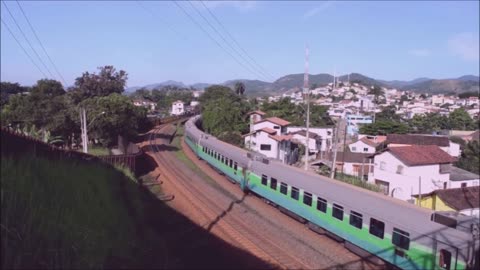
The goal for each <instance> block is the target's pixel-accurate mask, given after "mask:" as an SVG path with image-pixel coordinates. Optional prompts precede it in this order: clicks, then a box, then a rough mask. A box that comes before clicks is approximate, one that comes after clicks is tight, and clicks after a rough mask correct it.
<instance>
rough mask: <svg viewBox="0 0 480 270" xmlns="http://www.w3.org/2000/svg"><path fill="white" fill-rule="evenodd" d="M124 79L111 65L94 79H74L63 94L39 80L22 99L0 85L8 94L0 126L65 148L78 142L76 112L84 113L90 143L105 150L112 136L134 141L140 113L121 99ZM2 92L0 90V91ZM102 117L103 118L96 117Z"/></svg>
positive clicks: (140, 123) (8, 85) (54, 83)
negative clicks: (56, 139)
mask: <svg viewBox="0 0 480 270" xmlns="http://www.w3.org/2000/svg"><path fill="white" fill-rule="evenodd" d="M126 80H127V74H126V72H125V71H119V72H117V71H116V70H115V68H114V67H112V66H105V67H103V68H100V72H99V74H95V73H93V74H90V73H88V72H85V73H83V74H82V76H81V77H78V78H77V79H76V80H75V87H73V89H70V90H69V91H68V92H66V91H65V89H64V88H63V86H62V84H61V83H60V82H58V81H55V80H47V79H42V80H38V81H37V83H36V84H35V85H34V86H33V87H31V91H30V92H29V94H27V95H15V94H14V93H21V92H23V89H24V88H23V87H21V86H19V85H18V84H12V83H7V82H2V88H3V87H4V86H5V87H6V88H5V89H7V90H8V93H12V95H11V96H10V97H9V98H8V103H6V104H5V105H4V106H2V112H1V116H2V117H1V123H2V126H11V127H14V128H17V129H20V130H40V131H42V132H43V133H44V134H51V136H60V137H62V138H63V141H64V143H65V145H66V146H70V145H71V142H73V138H75V140H76V142H77V143H78V142H79V138H80V116H79V108H80V107H84V108H86V111H87V123H88V125H89V127H88V132H89V137H90V138H95V139H98V140H99V141H100V142H101V143H102V144H103V145H105V146H111V145H113V144H114V143H115V142H116V138H117V135H123V136H126V137H131V136H134V135H135V134H136V133H137V131H138V130H139V128H140V127H141V126H143V125H145V123H146V121H147V119H146V110H145V109H143V108H139V107H135V106H134V105H133V104H132V102H131V100H130V99H129V98H128V97H126V96H122V95H121V93H122V92H123V89H124V87H125V83H126ZM2 93H3V90H2ZM101 112H105V114H101Z"/></svg>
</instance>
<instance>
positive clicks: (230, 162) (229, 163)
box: [228, 159, 233, 168]
mask: <svg viewBox="0 0 480 270" xmlns="http://www.w3.org/2000/svg"><path fill="white" fill-rule="evenodd" d="M228 167H230V168H232V167H233V160H231V159H230V160H228Z"/></svg>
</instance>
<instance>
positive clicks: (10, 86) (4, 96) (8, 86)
mask: <svg viewBox="0 0 480 270" xmlns="http://www.w3.org/2000/svg"><path fill="white" fill-rule="evenodd" d="M28 90H29V88H28V87H23V86H20V84H18V83H11V82H1V83H0V93H1V101H0V106H3V105H5V104H7V102H8V99H9V97H10V96H11V95H16V94H20V93H24V92H27V91H28Z"/></svg>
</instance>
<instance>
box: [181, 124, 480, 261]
mask: <svg viewBox="0 0 480 270" xmlns="http://www.w3.org/2000/svg"><path fill="white" fill-rule="evenodd" d="M200 121H201V118H200V117H199V116H196V117H192V118H190V119H189V120H188V121H187V122H186V124H185V134H186V137H185V141H186V143H187V144H188V145H189V147H190V148H191V149H192V150H193V151H194V152H195V153H196V154H197V156H198V157H199V158H201V159H203V160H205V161H206V162H208V163H209V164H210V165H211V166H212V167H214V168H215V169H216V170H218V171H220V172H221V173H223V174H225V175H226V176H228V178H229V179H230V180H231V181H233V182H236V183H238V184H239V185H240V188H241V189H242V190H244V191H245V192H247V191H249V192H253V193H256V194H257V195H259V196H261V197H263V198H264V199H265V200H267V202H269V203H271V204H272V205H274V206H276V207H278V208H279V209H280V210H281V211H283V212H284V213H286V214H288V215H290V216H292V217H294V218H296V219H297V220H299V221H301V222H304V223H307V225H308V227H309V228H310V229H312V230H314V231H317V232H320V233H321V232H325V233H327V234H328V235H329V236H331V237H333V238H335V239H336V240H338V241H344V244H345V246H346V247H347V248H348V249H350V250H351V251H353V252H355V253H357V254H358V255H360V256H361V257H364V258H365V257H368V258H369V259H370V260H371V261H375V260H377V262H381V261H384V262H387V263H389V264H391V265H395V266H397V267H399V268H402V269H448V270H450V269H480V265H479V260H480V259H479V257H480V255H479V254H480V249H479V244H480V240H479V223H478V220H476V219H472V218H470V217H466V216H460V215H454V214H451V213H441V212H435V211H431V210H428V209H424V208H420V207H417V206H415V205H412V204H409V203H407V202H403V201H399V200H397V199H393V198H390V197H388V196H384V195H382V194H378V193H375V192H371V191H368V190H365V189H361V188H358V187H355V186H352V185H348V184H345V183H342V182H340V181H336V180H333V179H330V178H327V177H323V176H320V175H317V174H314V173H309V172H306V171H304V170H301V169H298V168H294V167H291V166H287V165H284V164H282V163H281V162H279V161H276V160H271V159H267V158H265V157H262V156H260V155H259V154H256V153H251V152H248V151H245V150H244V149H241V148H238V147H235V146H233V145H230V144H227V143H225V142H222V141H220V140H218V139H216V138H215V137H213V136H211V135H208V134H206V133H204V132H203V131H201V130H200V129H199V128H198V127H197V124H198V123H199V122H200Z"/></svg>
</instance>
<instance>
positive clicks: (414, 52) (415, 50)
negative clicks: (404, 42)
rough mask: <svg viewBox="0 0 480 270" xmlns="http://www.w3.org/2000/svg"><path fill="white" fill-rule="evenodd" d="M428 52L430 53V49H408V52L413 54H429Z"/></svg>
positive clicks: (422, 55)
mask: <svg viewBox="0 0 480 270" xmlns="http://www.w3.org/2000/svg"><path fill="white" fill-rule="evenodd" d="M430 53H431V52H430V50H427V49H412V50H410V51H408V54H411V55H414V56H421V57H425V56H429V55H430Z"/></svg>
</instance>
